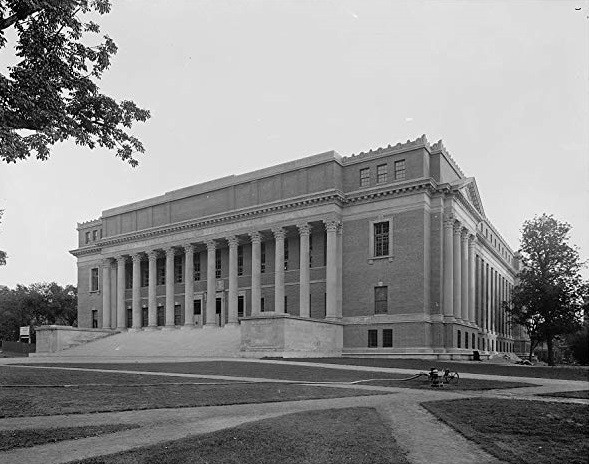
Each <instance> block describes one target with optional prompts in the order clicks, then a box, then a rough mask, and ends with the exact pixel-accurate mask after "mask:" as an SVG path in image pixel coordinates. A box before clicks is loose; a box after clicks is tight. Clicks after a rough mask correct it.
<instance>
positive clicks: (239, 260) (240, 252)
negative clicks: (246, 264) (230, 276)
mask: <svg viewBox="0 0 589 464" xmlns="http://www.w3.org/2000/svg"><path fill="white" fill-rule="evenodd" d="M237 275H238V276H242V275H243V246H242V245H238V246H237Z"/></svg>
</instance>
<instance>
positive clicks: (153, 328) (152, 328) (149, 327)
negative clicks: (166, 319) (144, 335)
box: [143, 325, 159, 332]
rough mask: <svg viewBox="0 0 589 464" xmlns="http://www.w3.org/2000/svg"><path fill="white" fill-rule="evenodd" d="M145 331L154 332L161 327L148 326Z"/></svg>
mask: <svg viewBox="0 0 589 464" xmlns="http://www.w3.org/2000/svg"><path fill="white" fill-rule="evenodd" d="M143 330H147V331H149V332H153V331H156V330H159V327H158V326H157V325H148V326H147V327H144V328H143Z"/></svg>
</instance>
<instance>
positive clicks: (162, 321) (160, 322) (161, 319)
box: [156, 304, 165, 326]
mask: <svg viewBox="0 0 589 464" xmlns="http://www.w3.org/2000/svg"><path fill="white" fill-rule="evenodd" d="M156 315H157V325H159V326H163V325H164V324H165V318H164V305H163V304H158V305H157V313H156Z"/></svg>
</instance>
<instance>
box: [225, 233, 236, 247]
mask: <svg viewBox="0 0 589 464" xmlns="http://www.w3.org/2000/svg"><path fill="white" fill-rule="evenodd" d="M225 239H226V240H227V243H229V248H235V247H236V246H237V245H239V239H238V238H237V237H236V236H235V235H230V236H229V237H226V238H225Z"/></svg>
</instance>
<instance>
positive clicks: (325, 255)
mask: <svg viewBox="0 0 589 464" xmlns="http://www.w3.org/2000/svg"><path fill="white" fill-rule="evenodd" d="M323 265H324V266H327V233H325V234H323Z"/></svg>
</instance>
